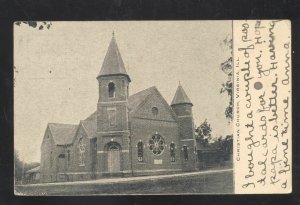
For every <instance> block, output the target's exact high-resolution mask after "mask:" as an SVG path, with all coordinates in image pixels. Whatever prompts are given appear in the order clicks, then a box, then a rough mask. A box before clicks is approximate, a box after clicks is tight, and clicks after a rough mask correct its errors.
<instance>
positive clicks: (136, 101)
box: [128, 86, 156, 113]
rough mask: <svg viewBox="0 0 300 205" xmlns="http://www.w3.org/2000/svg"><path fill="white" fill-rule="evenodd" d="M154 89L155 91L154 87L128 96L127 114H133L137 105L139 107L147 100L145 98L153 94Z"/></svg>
mask: <svg viewBox="0 0 300 205" xmlns="http://www.w3.org/2000/svg"><path fill="white" fill-rule="evenodd" d="M154 89H156V87H155V86H152V87H150V88H147V89H145V90H142V91H140V92H138V93H135V94H134V95H131V96H129V98H128V109H129V112H130V113H132V112H134V111H135V110H136V109H137V108H138V107H139V105H141V104H142V103H143V102H144V101H145V100H146V99H147V97H148V96H150V95H151V94H152V93H153V91H154Z"/></svg>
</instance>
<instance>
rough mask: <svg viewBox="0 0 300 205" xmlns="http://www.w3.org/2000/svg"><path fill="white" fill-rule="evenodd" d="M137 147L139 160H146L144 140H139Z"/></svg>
mask: <svg viewBox="0 0 300 205" xmlns="http://www.w3.org/2000/svg"><path fill="white" fill-rule="evenodd" d="M137 149H138V162H143V161H144V159H143V158H144V145H143V142H141V141H140V142H138V144H137Z"/></svg>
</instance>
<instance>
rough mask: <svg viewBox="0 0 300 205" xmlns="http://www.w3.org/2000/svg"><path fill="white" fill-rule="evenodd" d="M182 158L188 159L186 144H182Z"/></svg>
mask: <svg viewBox="0 0 300 205" xmlns="http://www.w3.org/2000/svg"><path fill="white" fill-rule="evenodd" d="M183 158H184V160H185V161H188V160H189V153H188V146H186V145H183Z"/></svg>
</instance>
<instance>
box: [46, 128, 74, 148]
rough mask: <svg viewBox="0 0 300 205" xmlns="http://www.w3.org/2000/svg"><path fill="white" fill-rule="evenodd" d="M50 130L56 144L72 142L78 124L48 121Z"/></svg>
mask: <svg viewBox="0 0 300 205" xmlns="http://www.w3.org/2000/svg"><path fill="white" fill-rule="evenodd" d="M48 126H49V129H50V132H51V134H52V136H53V139H54V143H55V144H56V145H68V144H72V142H73V138H74V136H75V134H76V131H77V128H78V125H71V124H60V123H49V124H48Z"/></svg>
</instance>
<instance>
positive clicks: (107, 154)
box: [13, 20, 234, 196]
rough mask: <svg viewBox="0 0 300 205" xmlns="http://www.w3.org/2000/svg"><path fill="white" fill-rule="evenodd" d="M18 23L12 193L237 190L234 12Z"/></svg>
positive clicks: (105, 193) (195, 192)
mask: <svg viewBox="0 0 300 205" xmlns="http://www.w3.org/2000/svg"><path fill="white" fill-rule="evenodd" d="M13 29H14V165H15V166H14V168H15V172H14V179H15V184H14V185H15V195H21V196H23V195H24V196H27V195H31V196H48V195H64V196H74V195H148V194H151V195H172V194H233V193H234V166H233V165H234V163H233V125H232V122H233V105H234V103H233V94H232V93H233V60H232V59H233V57H232V52H233V51H232V49H233V48H232V47H233V46H232V44H233V39H232V21H229V20H228V21H102V22H101V21H98V22H97V21H91V22H89V21H86V22H84V21H82V22H81V21H78V22H75V21H74V22H63V21H61V22H59V21H52V22H42V21H31V22H29V21H18V22H15V23H14V28H13Z"/></svg>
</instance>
